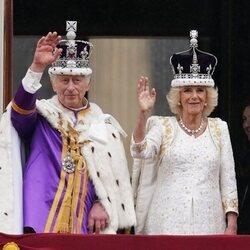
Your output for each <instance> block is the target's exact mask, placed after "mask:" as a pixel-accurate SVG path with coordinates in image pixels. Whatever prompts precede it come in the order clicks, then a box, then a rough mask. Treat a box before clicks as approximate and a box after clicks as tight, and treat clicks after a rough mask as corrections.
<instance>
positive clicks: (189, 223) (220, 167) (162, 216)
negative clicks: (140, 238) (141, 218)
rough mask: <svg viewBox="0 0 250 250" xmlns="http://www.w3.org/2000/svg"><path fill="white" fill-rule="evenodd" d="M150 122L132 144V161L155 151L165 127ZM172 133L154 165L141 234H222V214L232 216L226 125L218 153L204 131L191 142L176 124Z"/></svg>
mask: <svg viewBox="0 0 250 250" xmlns="http://www.w3.org/2000/svg"><path fill="white" fill-rule="evenodd" d="M151 122H152V123H153V125H152V126H151V129H150V130H149V132H148V134H147V136H146V138H145V140H144V141H143V142H141V143H132V146H131V151H132V156H133V157H134V158H150V157H153V156H154V154H155V153H156V152H159V151H160V143H161V141H162V138H163V136H164V131H165V133H166V129H165V128H163V127H162V124H160V122H159V121H158V119H156V118H153V119H151ZM175 122H176V121H175ZM223 123H224V122H223ZM175 130H176V131H175V137H174V140H173V141H172V143H171V146H170V147H168V148H167V149H166V150H165V152H164V153H163V154H162V157H161V160H160V163H159V168H158V174H157V180H156V186H155V189H154V192H153V196H152V201H151V202H150V204H149V208H148V214H147V217H146V221H145V227H144V233H145V234H185V235H186V234H187V235H196V234H223V233H224V230H225V227H226V224H225V223H226V220H225V214H226V212H229V211H234V212H236V213H237V191H236V182H235V174H234V163H233V158H232V157H233V156H232V150H231V148H230V147H228V143H229V144H230V139H229V134H228V131H227V127H224V131H222V138H221V143H222V144H224V147H223V146H222V147H221V150H218V148H217V147H216V145H215V143H214V141H213V138H212V136H211V133H210V131H209V127H207V128H206V130H205V131H204V133H203V134H202V135H201V136H199V137H197V138H194V137H192V136H190V135H188V134H186V133H185V132H184V131H183V130H182V129H181V128H180V126H179V125H178V124H177V122H176V128H175ZM141 188H142V187H141ZM145 209H146V208H145Z"/></svg>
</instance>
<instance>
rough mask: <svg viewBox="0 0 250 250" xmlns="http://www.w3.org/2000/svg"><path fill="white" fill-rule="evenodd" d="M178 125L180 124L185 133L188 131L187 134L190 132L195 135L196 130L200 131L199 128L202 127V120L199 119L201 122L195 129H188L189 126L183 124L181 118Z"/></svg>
mask: <svg viewBox="0 0 250 250" xmlns="http://www.w3.org/2000/svg"><path fill="white" fill-rule="evenodd" d="M180 125H181V127H182V128H183V129H184V130H185V131H186V132H187V133H189V134H191V135H192V136H194V137H195V135H196V134H197V133H198V132H200V131H201V129H202V128H203V125H204V121H203V119H201V124H200V126H199V128H197V129H189V128H187V127H186V126H185V124H184V123H183V121H182V119H181V118H180Z"/></svg>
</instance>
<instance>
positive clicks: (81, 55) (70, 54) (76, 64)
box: [49, 21, 93, 75]
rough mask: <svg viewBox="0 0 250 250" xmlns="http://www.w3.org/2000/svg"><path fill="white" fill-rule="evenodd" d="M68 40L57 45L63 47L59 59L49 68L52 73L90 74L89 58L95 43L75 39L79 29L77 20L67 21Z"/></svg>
mask: <svg viewBox="0 0 250 250" xmlns="http://www.w3.org/2000/svg"><path fill="white" fill-rule="evenodd" d="M66 31H67V34H66V37H67V39H66V40H61V41H60V43H59V44H58V45H57V47H58V48H61V49H62V52H61V54H60V56H59V57H58V59H57V60H56V61H55V62H53V63H52V65H51V67H50V68H49V74H50V75H53V74H54V75H90V74H91V73H92V70H91V68H90V67H89V59H90V56H91V53H92V49H93V45H92V44H91V43H90V42H87V41H83V40H75V38H76V31H77V22H76V21H66Z"/></svg>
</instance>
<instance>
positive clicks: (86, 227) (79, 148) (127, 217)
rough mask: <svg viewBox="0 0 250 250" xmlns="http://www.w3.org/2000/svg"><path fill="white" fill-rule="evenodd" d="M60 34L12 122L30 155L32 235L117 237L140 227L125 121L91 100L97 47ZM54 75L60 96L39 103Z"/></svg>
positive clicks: (51, 37)
mask: <svg viewBox="0 0 250 250" xmlns="http://www.w3.org/2000/svg"><path fill="white" fill-rule="evenodd" d="M67 31H68V33H67V40H61V37H60V36H58V35H57V33H56V32H53V33H52V32H49V33H48V34H47V36H45V37H42V38H41V39H40V40H39V41H38V43H37V47H36V50H35V53H34V59H33V62H32V64H31V66H30V68H29V69H28V71H27V73H26V76H25V77H24V79H23V80H22V84H21V85H20V87H19V89H18V90H17V93H16V95H15V97H14V99H13V101H12V109H11V121H12V124H13V126H14V128H15V129H16V131H17V132H18V135H19V136H20V137H22V138H24V139H29V140H30V153H29V157H28V160H27V162H26V167H25V170H24V177H23V178H24V180H23V201H24V202H23V205H24V207H23V210H24V211H23V223H24V227H25V231H26V232H37V233H41V232H55V233H58V232H62V233H93V232H95V233H100V232H103V233H115V232H116V231H117V230H118V229H119V228H127V227H130V226H133V225H134V224H135V214H134V208H133V200H132V191H131V186H130V182H129V173H128V169H127V162H126V157H125V154H124V149H123V145H122V141H121V138H120V137H121V136H122V135H125V133H124V131H123V130H122V128H121V127H120V125H119V124H118V122H117V121H116V120H115V119H114V118H113V117H112V116H110V115H104V114H103V113H102V111H101V109H100V108H99V107H98V106H97V105H96V104H94V103H90V102H89V101H88V100H87V99H86V98H85V97H84V96H85V94H86V92H87V91H88V90H89V88H90V76H91V73H92V70H91V69H90V68H89V57H90V54H91V50H92V44H90V43H89V42H86V41H81V40H74V39H75V31H76V22H67ZM51 63H52V67H50V68H49V74H50V77H51V82H52V87H53V90H54V92H55V93H56V95H55V96H54V97H52V98H51V99H48V100H41V101H37V100H36V98H37V92H38V90H39V88H40V87H41V84H40V83H39V81H40V79H41V76H42V73H43V72H44V70H45V68H46V67H47V66H48V65H50V64H51Z"/></svg>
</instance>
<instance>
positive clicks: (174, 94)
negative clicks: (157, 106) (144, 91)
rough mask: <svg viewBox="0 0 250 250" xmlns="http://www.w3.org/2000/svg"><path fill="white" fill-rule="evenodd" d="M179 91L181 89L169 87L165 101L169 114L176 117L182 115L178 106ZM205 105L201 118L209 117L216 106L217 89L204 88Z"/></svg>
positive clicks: (180, 107)
mask: <svg viewBox="0 0 250 250" xmlns="http://www.w3.org/2000/svg"><path fill="white" fill-rule="evenodd" d="M180 91H181V87H171V89H170V91H169V92H168V94H167V96H166V97H167V101H168V105H169V108H170V110H171V112H172V113H173V114H175V115H177V116H178V117H180V115H181V113H182V106H181V105H180ZM206 92H207V102H206V103H207V105H206V106H205V107H204V110H203V116H204V117H207V116H209V115H210V114H211V113H212V111H213V110H214V109H215V107H216V106H217V104H218V89H217V88H213V87H206Z"/></svg>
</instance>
